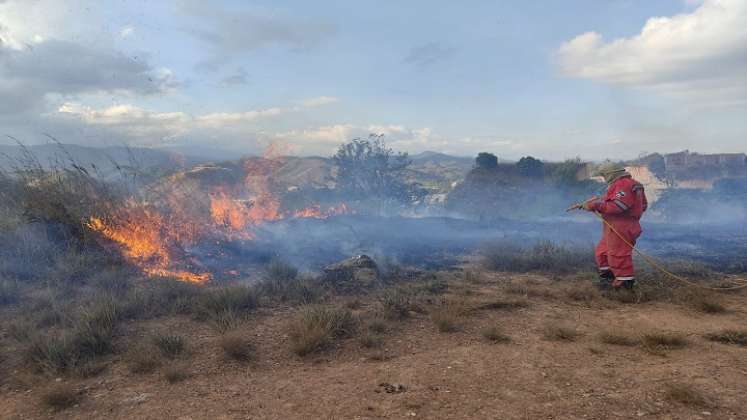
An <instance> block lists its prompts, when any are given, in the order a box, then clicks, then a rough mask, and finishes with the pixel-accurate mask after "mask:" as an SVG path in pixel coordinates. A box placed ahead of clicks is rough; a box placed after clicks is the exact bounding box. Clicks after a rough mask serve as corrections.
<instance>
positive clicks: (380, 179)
mask: <svg viewBox="0 0 747 420" xmlns="http://www.w3.org/2000/svg"><path fill="white" fill-rule="evenodd" d="M332 160H333V161H334V163H335V165H336V166H337V188H338V190H339V191H340V192H341V193H343V194H345V195H346V196H347V197H349V198H352V199H356V200H365V199H372V200H376V201H377V202H378V203H379V204H380V205H381V206H380V207H381V208H383V207H386V206H387V205H390V204H410V203H413V202H415V201H417V200H419V199H420V198H422V196H423V195H424V193H423V191H422V188H420V186H419V185H417V184H408V183H406V182H404V180H403V178H404V175H405V171H406V170H407V167H408V166H410V164H411V163H412V161H411V160H410V159H409V158H408V156H407V153H396V154H395V153H394V151H392V149H390V148H388V147H387V146H386V143H385V142H384V135H383V134H371V135H369V136H368V138H367V139H360V138H358V139H353V140H352V141H350V142H348V143H345V144H342V145H341V146H340V148H339V149H338V150H337V153H336V154H335V155H334V156H333V157H332Z"/></svg>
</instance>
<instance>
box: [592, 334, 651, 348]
mask: <svg viewBox="0 0 747 420" xmlns="http://www.w3.org/2000/svg"><path fill="white" fill-rule="evenodd" d="M599 341H601V342H602V343H604V344H611V345H613V346H628V347H633V346H637V345H638V344H640V343H641V341H640V340H639V339H638V338H637V337H635V336H633V335H631V334H626V333H622V332H616V331H605V332H603V333H601V334H599Z"/></svg>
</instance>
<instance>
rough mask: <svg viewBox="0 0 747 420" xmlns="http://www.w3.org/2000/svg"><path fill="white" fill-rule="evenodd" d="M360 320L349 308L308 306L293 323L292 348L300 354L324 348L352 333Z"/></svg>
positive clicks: (303, 354) (302, 309)
mask: <svg viewBox="0 0 747 420" xmlns="http://www.w3.org/2000/svg"><path fill="white" fill-rule="evenodd" d="M357 324H358V321H357V319H356V318H355V317H354V316H353V314H352V312H350V310H349V309H342V308H334V307H327V306H316V305H315V306H306V307H303V308H301V310H300V311H299V315H298V318H297V319H296V320H295V322H294V323H293V324H292V325H291V331H290V340H291V348H292V350H293V352H294V353H296V354H298V355H299V356H305V355H307V354H310V353H313V352H316V351H319V350H322V349H324V348H326V347H328V346H330V345H331V344H332V342H333V341H334V339H336V338H342V337H345V336H349V335H351V334H352V333H353V332H354V331H355V329H356V327H357Z"/></svg>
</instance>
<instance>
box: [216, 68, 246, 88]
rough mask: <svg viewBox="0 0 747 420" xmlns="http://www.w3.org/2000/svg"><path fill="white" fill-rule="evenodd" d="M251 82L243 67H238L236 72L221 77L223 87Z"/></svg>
mask: <svg viewBox="0 0 747 420" xmlns="http://www.w3.org/2000/svg"><path fill="white" fill-rule="evenodd" d="M247 83H249V74H248V73H247V72H246V70H245V69H244V68H243V67H239V68H237V69H236V73H234V74H231V75H228V76H226V77H224V78H223V79H221V81H220V85H221V86H223V87H234V86H240V85H245V84H247Z"/></svg>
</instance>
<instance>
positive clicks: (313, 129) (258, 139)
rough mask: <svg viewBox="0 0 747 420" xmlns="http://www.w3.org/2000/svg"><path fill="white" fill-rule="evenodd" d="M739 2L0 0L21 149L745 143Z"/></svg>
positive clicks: (745, 52)
mask: <svg viewBox="0 0 747 420" xmlns="http://www.w3.org/2000/svg"><path fill="white" fill-rule="evenodd" d="M745 3H747V2H744V1H743V0H705V1H694V0H687V1H683V0H660V1H644V0H610V1H598V0H596V1H592V0H584V1H559V0H557V1H555V0H549V1H542V2H540V1H537V2H526V1H500V2H499V1H496V2H487V1H464V2H451V1H433V0H431V1H420V0H417V1H408V2H401V1H315V2H308V1H213V2H204V1H193V0H183V1H182V0H180V1H161V2H153V1H144V0H117V1H113V0H112V1H96V2H94V1H85V0H70V1H62V0H59V1H52V0H24V1H20V0H4V1H3V0H0V39H1V40H2V43H0V76H2V77H1V78H0V94H2V95H0V124H2V127H3V128H4V131H5V133H4V134H8V135H12V136H14V137H17V138H19V139H21V140H22V141H25V142H28V143H35V142H39V141H44V140H43V139H44V136H43V133H49V134H52V135H54V136H56V137H57V138H59V139H60V140H61V141H63V142H66V143H80V144H86V145H111V144H123V143H125V144H130V145H135V146H148V147H170V148H179V149H181V150H187V151H189V150H198V149H200V150H205V149H213V150H216V151H229V152H231V153H236V154H251V153H259V152H261V150H262V149H264V148H265V147H266V146H267V145H268V144H271V143H276V144H282V145H284V149H285V150H287V151H288V153H295V154H301V155H309V154H316V155H329V154H331V153H332V152H333V151H334V149H335V148H336V145H337V144H339V143H340V142H342V141H345V140H347V139H350V138H353V137H358V136H365V135H367V134H368V133H372V132H375V133H384V134H385V135H386V138H387V139H388V142H389V144H390V145H391V146H393V147H394V148H396V149H398V150H405V151H409V152H413V153H417V152H419V151H424V150H436V151H442V152H447V153H452V154H459V155H474V154H476V153H477V152H479V151H491V152H493V153H496V154H498V155H499V156H502V157H507V158H518V157H521V156H524V155H533V156H538V157H541V158H545V159H562V158H566V157H573V156H581V157H584V158H589V159H601V158H607V157H611V158H629V157H634V156H637V155H638V154H640V153H642V152H646V151H648V152H651V151H664V152H665V151H676V150H682V149H686V148H689V149H692V150H698V151H704V152H716V151H744V149H745V146H744V144H745V141H744V140H745V135H746V134H747V123H746V122H745V120H746V119H745V118H744V115H745V111H746V110H747V76H745V75H746V74H747V31H745V30H744V28H745V27H747V4H745Z"/></svg>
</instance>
